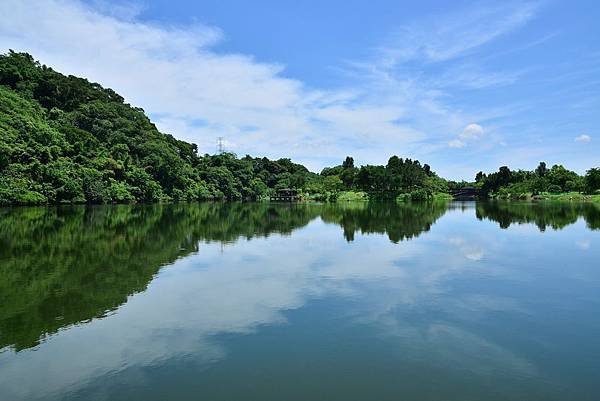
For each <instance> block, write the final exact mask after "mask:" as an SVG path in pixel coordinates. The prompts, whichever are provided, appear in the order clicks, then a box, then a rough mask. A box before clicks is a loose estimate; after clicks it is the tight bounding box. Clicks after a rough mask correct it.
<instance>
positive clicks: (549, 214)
mask: <svg viewBox="0 0 600 401" xmlns="http://www.w3.org/2000/svg"><path fill="white" fill-rule="evenodd" d="M598 399H600V206H597V205H596V206H595V205H591V204H525V203H523V204H520V203H511V204H509V203H479V204H475V203H451V204H448V205H444V204H430V205H426V204H420V205H413V206H410V205H404V206H402V205H388V204H348V205H318V204H308V205H305V204H302V205H273V204H271V205H269V204H236V203H229V204H192V205H155V206H142V205H138V206H99V207H61V208H20V209H0V400H2V401H20V400H86V401H90V400H91V401H93V400H111V401H113V400H140V401H141V400H144V401H146V400H161V401H162V400H183V401H186V400H210V401H218V400H232V401H238V400H251V401H252V400H257V401H267V400H302V401H306V400H343V401H352V400H356V401H367V400H374V401H381V400H394V401H397V400H415V401H427V400H432V401H434V400H435V401H441V400H457V401H465V400H474V401H475V400H477V401H481V400H519V401H535V400H598Z"/></svg>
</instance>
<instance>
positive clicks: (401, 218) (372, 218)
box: [321, 202, 447, 243]
mask: <svg viewBox="0 0 600 401" xmlns="http://www.w3.org/2000/svg"><path fill="white" fill-rule="evenodd" d="M446 209H447V205H446V203H437V202H434V203H414V204H411V203H406V204H390V203H377V202H374V203H361V204H353V205H343V204H336V205H331V206H329V207H327V208H325V209H324V210H323V212H322V213H321V218H322V219H323V220H324V221H326V222H328V223H335V224H339V225H340V226H341V227H342V228H343V229H344V237H345V238H346V240H348V241H353V240H354V234H355V233H356V232H357V231H360V232H362V233H367V234H369V233H378V234H386V233H387V235H388V237H389V239H390V241H392V242H394V243H398V242H400V241H403V240H406V239H410V238H413V237H416V236H418V235H419V234H421V233H422V232H424V231H429V229H430V228H431V225H432V224H433V223H434V222H435V221H436V220H437V219H438V218H440V217H441V216H442V215H443V214H444V213H445V211H446Z"/></svg>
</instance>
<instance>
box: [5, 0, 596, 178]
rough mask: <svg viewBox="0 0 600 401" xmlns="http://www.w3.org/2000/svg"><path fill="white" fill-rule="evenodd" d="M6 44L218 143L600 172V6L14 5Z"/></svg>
mask: <svg viewBox="0 0 600 401" xmlns="http://www.w3.org/2000/svg"><path fill="white" fill-rule="evenodd" d="M0 12H2V15H4V19H2V20H0V49H2V51H6V50H7V49H9V48H12V49H15V50H21V51H28V52H30V53H32V54H33V55H34V56H35V57H36V58H38V59H39V60H40V61H41V62H43V63H45V64H47V65H50V66H52V67H54V68H56V69H57V70H59V71H62V72H65V73H71V74H75V75H81V76H85V77H88V78H89V79H90V80H93V81H97V82H100V83H101V84H103V85H105V86H109V87H112V88H113V89H115V90H116V91H117V92H119V93H121V94H123V95H124V96H125V98H126V99H127V101H129V102H131V103H132V104H134V105H137V106H141V107H143V108H144V109H145V110H146V112H147V113H148V114H149V115H150V116H151V118H152V119H153V121H155V123H156V124H157V126H158V127H159V128H160V129H161V130H162V131H164V132H168V133H171V134H173V135H174V136H176V137H178V138H181V139H185V140H188V141H192V142H195V143H197V144H198V145H199V148H200V151H201V152H202V153H204V152H206V153H212V152H214V150H215V141H216V138H217V137H218V136H224V137H225V140H226V146H227V148H228V150H231V151H233V152H235V153H237V154H239V155H244V154H246V153H250V154H252V155H266V156H269V157H291V158H292V159H293V160H295V161H298V162H302V163H305V164H306V165H307V166H309V167H310V168H311V169H313V170H315V171H318V170H320V169H321V168H322V167H323V166H325V165H333V164H338V163H339V162H340V161H341V160H342V159H343V158H344V157H345V156H346V155H352V156H354V158H355V160H356V162H357V163H358V164H368V163H385V162H386V161H387V158H388V157H389V156H390V155H392V154H397V155H399V156H403V157H410V158H417V159H419V160H421V161H422V162H426V163H429V164H430V165H431V166H432V168H433V169H434V170H435V171H437V172H438V173H439V174H440V175H442V176H445V177H449V178H455V179H461V178H464V179H472V177H473V176H474V174H475V173H476V172H477V171H478V170H480V169H482V170H484V171H491V170H495V169H497V168H498V167H499V166H500V165H504V164H508V165H509V166H511V167H513V168H526V169H533V168H534V167H535V166H536V165H537V163H538V162H539V161H542V160H544V161H546V162H547V163H548V164H555V163H560V164H564V165H565V166H566V167H568V168H572V169H575V170H577V171H579V172H584V171H585V169H587V168H589V167H592V166H598V165H600V145H599V143H600V128H599V127H600V124H599V123H600V95H599V93H600V24H598V21H599V20H600V5H599V4H598V3H597V2H594V1H570V2H567V1H558V0H546V1H535V2H488V3H486V2H481V1H478V2H471V1H454V2H451V5H450V3H449V2H446V1H418V2H400V1H385V0H370V1H349V0H346V1H337V0H335V1H327V2H325V1H313V0H310V1H302V2H297V1H233V0H220V1H217V0H205V1H173V0H171V1H167V0H155V1H134V2H125V3H124V2H122V1H119V2H117V1H108V0H97V1H88V2H83V1H76V0H38V1H29V0H5V1H3V2H2V4H0Z"/></svg>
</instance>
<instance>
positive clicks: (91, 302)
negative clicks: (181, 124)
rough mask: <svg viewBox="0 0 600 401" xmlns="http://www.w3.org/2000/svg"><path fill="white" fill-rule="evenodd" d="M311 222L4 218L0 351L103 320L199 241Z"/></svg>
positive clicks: (122, 212)
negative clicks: (70, 326) (99, 318)
mask: <svg viewBox="0 0 600 401" xmlns="http://www.w3.org/2000/svg"><path fill="white" fill-rule="evenodd" d="M317 215H318V209H315V208H314V207H311V206H301V205H299V206H292V205H268V204H236V203H223V204H208V203H205V204H191V205H148V206H144V205H137V206H100V207H84V206H81V207H65V208H23V209H14V210H10V209H4V210H1V211H0V349H1V348H3V347H5V346H8V345H14V347H15V348H16V349H17V350H18V349H23V348H28V347H32V346H35V345H36V344H37V343H38V341H39V339H40V338H41V337H42V336H44V335H47V334H50V333H54V332H56V331H57V330H58V329H60V328H61V327H64V326H68V325H71V324H74V323H77V322H81V321H85V320H88V319H91V318H94V317H99V316H102V315H104V314H106V313H107V312H109V311H110V310H112V309H114V308H116V307H118V306H119V305H121V304H122V303H124V302H125V301H126V299H127V297H128V296H129V295H131V294H133V293H136V292H140V291H143V290H145V288H146V286H147V285H148V283H149V282H150V280H151V279H152V277H153V275H154V274H156V272H157V271H158V269H159V268H160V266H162V265H165V264H169V263H172V262H173V261H174V260H175V259H176V258H178V257H181V256H185V255H187V254H189V253H191V252H195V251H197V250H198V249H197V244H198V242H199V241H212V240H217V241H233V240H235V239H237V238H239V237H241V236H243V237H248V238H251V237H254V236H266V235H269V234H270V233H274V232H277V233H289V232H291V231H292V230H293V229H294V228H297V227H302V226H304V225H306V224H308V222H309V221H310V220H312V219H314V218H315V217H316V216H317Z"/></svg>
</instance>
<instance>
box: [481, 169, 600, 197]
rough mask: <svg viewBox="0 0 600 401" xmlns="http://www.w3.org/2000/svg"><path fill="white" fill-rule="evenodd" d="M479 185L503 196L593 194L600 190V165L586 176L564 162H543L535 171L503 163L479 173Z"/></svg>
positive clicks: (487, 191) (483, 189)
mask: <svg viewBox="0 0 600 401" xmlns="http://www.w3.org/2000/svg"><path fill="white" fill-rule="evenodd" d="M475 183H476V185H477V186H478V187H479V188H481V190H482V192H483V193H484V194H487V195H490V194H491V195H498V196H499V197H507V198H509V197H512V198H515V197H516V198H519V197H528V196H531V195H534V196H535V195H539V194H543V193H550V194H559V193H565V192H584V193H589V194H593V193H596V192H597V191H599V190H600V168H592V169H590V170H588V171H587V173H586V175H585V176H580V175H579V174H577V173H576V172H574V171H571V170H567V169H566V168H564V167H563V166H561V165H554V166H552V167H551V168H548V167H547V166H546V163H544V162H540V164H539V165H538V167H537V168H536V169H535V170H533V171H526V170H516V171H515V170H511V169H510V168H508V167H507V166H502V167H500V169H498V171H497V172H494V173H491V174H487V175H486V174H484V173H483V172H481V171H480V172H479V173H477V175H476V176H475Z"/></svg>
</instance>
